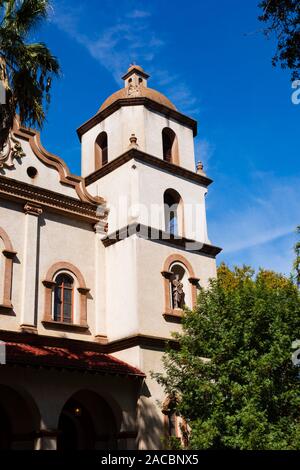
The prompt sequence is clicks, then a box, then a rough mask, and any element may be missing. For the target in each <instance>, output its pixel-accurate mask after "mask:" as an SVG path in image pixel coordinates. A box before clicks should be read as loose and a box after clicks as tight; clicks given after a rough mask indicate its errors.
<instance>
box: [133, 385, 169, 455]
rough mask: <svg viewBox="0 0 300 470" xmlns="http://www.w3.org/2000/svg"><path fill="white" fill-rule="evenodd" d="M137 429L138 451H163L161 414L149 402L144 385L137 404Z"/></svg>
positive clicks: (151, 402)
mask: <svg viewBox="0 0 300 470" xmlns="http://www.w3.org/2000/svg"><path fill="white" fill-rule="evenodd" d="M138 428H139V432H138V442H139V449H140V450H145V449H147V450H157V449H163V440H164V437H165V430H164V421H163V414H162V412H161V411H160V410H159V408H158V407H157V406H155V404H154V403H153V401H152V400H151V393H150V391H149V388H148V386H147V385H146V384H145V383H144V384H143V387H142V390H141V395H140V399H139V402H138Z"/></svg>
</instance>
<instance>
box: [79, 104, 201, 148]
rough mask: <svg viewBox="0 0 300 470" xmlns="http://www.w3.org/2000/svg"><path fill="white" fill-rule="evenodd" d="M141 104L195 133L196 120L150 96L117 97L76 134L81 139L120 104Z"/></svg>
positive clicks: (119, 106) (118, 107)
mask: <svg viewBox="0 0 300 470" xmlns="http://www.w3.org/2000/svg"><path fill="white" fill-rule="evenodd" d="M141 105H142V106H145V108H147V109H149V110H150V111H154V112H157V113H160V114H163V115H164V116H165V117H167V118H168V119H173V120H174V121H176V122H179V123H180V124H183V125H184V126H186V127H189V128H190V129H192V130H193V134H194V136H196V135H197V121H195V120H194V119H192V118H190V117H188V116H185V115H184V114H181V113H179V112H178V111H176V110H175V109H171V108H168V107H167V106H164V105H163V104H160V103H157V102H156V101H153V100H151V99H150V98H145V97H136V98H121V99H118V100H116V101H115V102H114V103H112V104H111V105H110V106H108V107H107V108H105V109H104V110H103V111H101V112H99V113H97V114H95V116H93V117H92V118H91V119H89V120H88V121H86V122H85V123H84V124H82V125H81V126H80V127H79V128H78V129H77V134H78V137H79V139H80V140H81V137H82V136H83V134H85V133H86V132H87V131H88V130H90V129H91V128H92V127H94V126H95V125H96V124H99V122H102V121H103V120H104V119H106V118H107V117H108V116H110V115H111V114H113V113H114V112H116V111H117V110H118V109H120V108H121V107H122V106H141Z"/></svg>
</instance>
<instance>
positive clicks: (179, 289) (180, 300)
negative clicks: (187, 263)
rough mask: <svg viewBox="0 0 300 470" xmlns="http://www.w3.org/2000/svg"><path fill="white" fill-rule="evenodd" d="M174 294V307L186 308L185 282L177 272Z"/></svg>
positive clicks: (173, 288) (174, 280)
mask: <svg viewBox="0 0 300 470" xmlns="http://www.w3.org/2000/svg"><path fill="white" fill-rule="evenodd" d="M172 296H173V308H184V298H185V293H184V290H183V284H182V282H181V281H180V279H179V274H175V278H174V279H173V280H172Z"/></svg>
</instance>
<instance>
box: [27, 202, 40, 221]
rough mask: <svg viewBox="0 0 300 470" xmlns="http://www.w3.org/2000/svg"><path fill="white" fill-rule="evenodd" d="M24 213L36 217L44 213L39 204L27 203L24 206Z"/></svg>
mask: <svg viewBox="0 0 300 470" xmlns="http://www.w3.org/2000/svg"><path fill="white" fill-rule="evenodd" d="M24 212H25V214H30V215H35V216H37V217H39V216H40V215H41V214H42V213H43V209H42V208H41V206H39V205H37V204H32V203H29V202H27V203H26V204H25V206H24Z"/></svg>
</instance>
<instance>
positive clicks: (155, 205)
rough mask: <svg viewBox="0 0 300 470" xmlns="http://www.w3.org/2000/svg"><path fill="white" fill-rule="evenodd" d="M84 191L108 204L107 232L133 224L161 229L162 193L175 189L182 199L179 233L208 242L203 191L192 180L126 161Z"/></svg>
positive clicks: (162, 227)
mask: <svg viewBox="0 0 300 470" xmlns="http://www.w3.org/2000/svg"><path fill="white" fill-rule="evenodd" d="M88 189H89V191H90V192H91V194H94V195H97V194H98V195H101V196H102V197H104V199H105V200H106V201H108V203H107V206H108V208H109V209H110V213H109V216H108V230H109V233H112V232H114V231H116V230H118V229H119V228H122V227H124V226H126V225H128V224H130V223H133V222H138V223H142V224H144V225H148V226H151V227H154V228H158V229H161V230H165V214H164V192H165V191H166V190H167V189H175V190H176V191H177V192H178V193H179V194H180V196H181V198H182V205H183V212H184V224H183V225H184V233H182V230H180V232H179V234H180V235H184V236H185V237H186V238H190V239H192V240H196V241H200V242H203V243H210V241H209V239H208V234H207V223H206V210H205V195H206V193H207V188H205V187H204V186H201V185H199V184H196V183H195V182H193V181H189V180H187V179H185V178H181V177H179V176H177V175H174V174H170V173H167V172H162V171H161V170H159V169H157V168H154V167H152V166H150V165H148V164H144V163H141V162H137V161H135V160H130V161H128V162H126V163H125V164H124V165H122V166H120V167H118V168H116V169H115V170H114V171H113V172H111V173H109V174H107V175H105V176H103V177H102V178H101V179H100V180H98V181H95V182H94V183H93V184H91V185H90V186H89V187H88Z"/></svg>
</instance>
